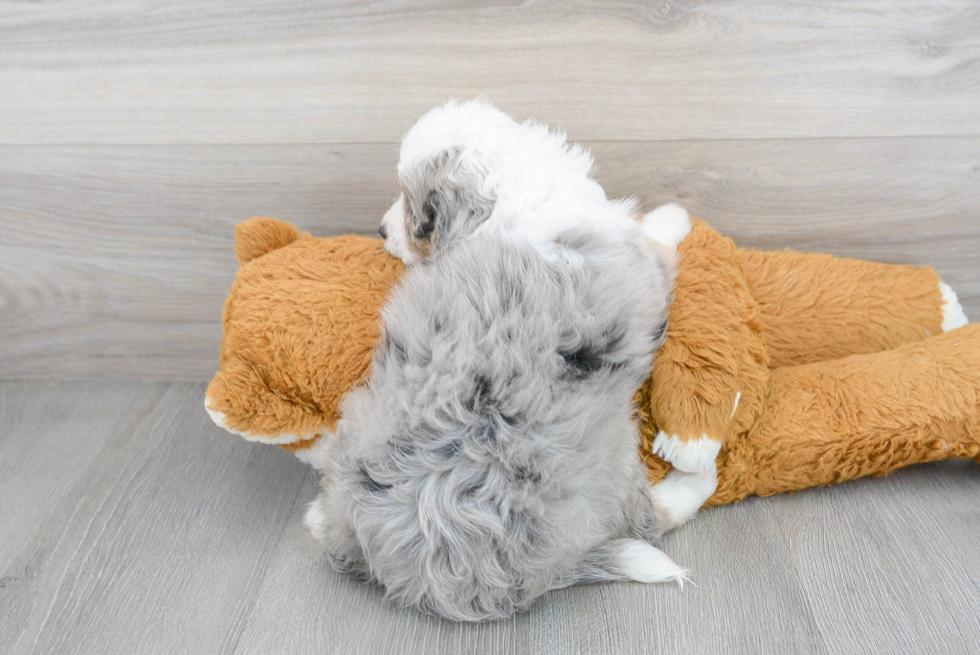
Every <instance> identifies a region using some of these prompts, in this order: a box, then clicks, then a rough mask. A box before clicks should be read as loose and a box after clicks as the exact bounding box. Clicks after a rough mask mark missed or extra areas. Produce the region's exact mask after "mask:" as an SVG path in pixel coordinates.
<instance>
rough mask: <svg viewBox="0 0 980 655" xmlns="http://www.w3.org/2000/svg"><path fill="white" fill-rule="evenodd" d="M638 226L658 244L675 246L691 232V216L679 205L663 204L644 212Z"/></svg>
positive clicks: (668, 246) (669, 246)
mask: <svg viewBox="0 0 980 655" xmlns="http://www.w3.org/2000/svg"><path fill="white" fill-rule="evenodd" d="M640 226H641V227H642V228H643V233H644V234H646V235H647V237H649V238H651V239H653V240H654V241H656V242H657V243H659V244H660V245H662V246H665V247H667V248H676V247H677V246H678V245H680V242H681V241H683V240H684V239H685V238H686V237H687V235H688V234H690V233H691V217H690V216H689V215H688V213H687V210H686V209H684V208H683V207H681V206H680V205H675V204H669V205H663V206H661V207H657V208H656V209H654V210H653V211H652V212H648V213H647V214H645V215H644V216H643V220H642V221H641V222H640Z"/></svg>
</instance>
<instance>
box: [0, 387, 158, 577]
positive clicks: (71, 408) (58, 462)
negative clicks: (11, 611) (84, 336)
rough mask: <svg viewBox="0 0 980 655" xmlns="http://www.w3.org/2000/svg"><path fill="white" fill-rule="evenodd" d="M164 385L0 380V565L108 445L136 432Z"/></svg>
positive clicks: (3, 565)
mask: <svg viewBox="0 0 980 655" xmlns="http://www.w3.org/2000/svg"><path fill="white" fill-rule="evenodd" d="M165 390H166V388H165V385H162V384H159V383H157V384H135V385H134V384H130V383H120V382H115V383H92V382H87V383H79V384H76V385H71V386H69V387H65V386H64V385H59V384H55V383H50V382H32V383H22V382H6V383H0V462H3V474H2V475H0V570H6V569H7V568H8V565H9V562H10V558H11V557H12V556H13V555H14V553H16V552H18V551H19V550H20V549H21V548H22V547H23V545H24V543H25V542H26V541H27V540H28V539H29V538H30V537H31V535H32V534H33V532H34V530H35V529H36V528H37V527H38V525H39V524H40V523H41V522H42V521H43V520H44V519H45V518H46V517H47V516H48V515H49V514H50V513H51V512H52V511H54V510H55V508H57V507H58V505H59V503H62V502H64V498H65V495H66V494H68V493H69V492H70V491H71V490H72V489H73V488H74V486H75V485H76V484H77V483H78V480H79V478H81V476H82V475H83V474H84V473H85V472H86V470H87V469H88V468H89V467H90V466H91V465H92V462H93V461H94V460H95V459H96V458H97V457H98V455H99V453H100V452H101V451H102V449H103V448H104V447H105V445H106V444H107V443H108V442H109V441H110V440H111V439H112V438H113V437H115V436H118V435H119V434H120V433H129V432H131V431H132V430H133V429H134V428H135V427H136V425H138V424H139V422H140V421H142V420H143V419H144V418H145V417H146V415H147V414H148V413H149V412H150V411H151V410H152V408H153V407H154V406H155V405H156V404H157V403H158V402H159V401H160V398H161V396H162V395H163V393H164V391H165Z"/></svg>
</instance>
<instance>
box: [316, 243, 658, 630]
mask: <svg viewBox="0 0 980 655" xmlns="http://www.w3.org/2000/svg"><path fill="white" fill-rule="evenodd" d="M635 237H636V238H635V240H632V241H627V240H623V239H621V238H619V237H616V236H610V235H609V234H608V233H607V232H604V231H603V230H599V229H596V230H588V229H587V228H583V227H581V226H578V227H570V228H569V230H567V231H566V232H565V233H563V234H561V235H560V236H559V238H558V239H557V240H556V244H555V250H554V254H555V257H554V258H551V257H546V256H544V255H542V254H541V252H540V251H539V250H536V249H535V248H534V247H532V246H531V245H528V244H526V243H523V242H521V241H519V240H514V241H513V242H508V241H507V240H506V239H502V238H500V237H499V236H498V235H494V234H491V233H481V232H476V233H474V234H472V235H471V236H470V237H468V238H466V239H463V240H461V241H459V242H458V243H455V244H453V246H452V247H451V248H448V249H447V251H446V252H445V253H443V254H442V255H441V256H440V257H437V258H434V259H432V260H430V261H427V262H424V263H422V264H419V265H417V266H414V267H411V268H409V269H408V271H407V272H406V273H405V275H404V277H403V279H402V282H401V284H400V286H399V287H398V288H397V289H396V290H395V291H394V292H393V293H392V295H391V297H390V300H389V302H388V304H387V305H386V308H385V310H384V316H383V319H384V328H383V338H382V340H381V342H380V343H379V345H378V347H377V348H376V349H375V352H374V360H373V370H372V373H371V376H370V379H369V382H368V383H367V385H366V386H365V387H363V388H361V389H358V390H355V391H353V392H351V393H350V394H349V395H348V397H347V399H346V401H345V403H344V406H343V408H342V416H343V419H342V421H341V422H340V424H339V427H338V434H337V437H336V439H337V442H336V445H335V447H336V455H335V456H334V457H333V458H332V461H331V465H330V466H331V468H329V469H328V470H326V471H325V473H324V476H323V479H322V491H321V493H320V495H319V496H318V498H317V500H316V501H315V502H314V504H313V505H312V506H311V509H310V511H309V513H308V515H307V524H308V526H309V527H310V529H311V530H312V531H313V533H314V535H316V536H317V537H318V538H319V539H320V540H321V541H322V542H323V543H324V544H325V545H326V547H327V550H328V552H329V555H330V558H331V561H332V563H333V565H334V566H335V568H337V569H338V570H341V571H346V572H350V573H353V574H355V575H358V576H359V577H361V578H363V579H373V580H376V581H378V582H380V583H381V584H382V585H383V586H384V587H385V589H386V590H387V594H388V596H389V597H390V598H392V599H394V600H395V601H397V602H398V603H400V604H402V605H407V606H415V607H418V608H420V609H422V610H423V611H427V612H430V613H434V614H438V615H441V616H444V617H447V618H450V619H455V620H463V621H474V620H481V619H492V618H500V617H505V616H509V615H510V614H512V613H513V612H515V611H519V610H523V609H525V608H527V607H528V606H529V605H530V604H531V603H532V602H533V601H534V599H536V598H537V597H539V596H540V595H541V594H543V593H545V592H546V591H548V590H550V589H556V588H560V587H564V586H568V585H571V584H575V583H581V582H594V581H601V580H616V579H623V578H624V577H625V576H624V575H623V573H622V571H620V570H618V568H617V566H618V564H617V558H616V556H617V553H618V552H619V551H620V550H621V548H622V546H623V544H624V543H627V540H633V539H640V540H644V541H647V542H650V541H653V540H655V539H657V538H659V536H660V535H661V534H662V533H663V532H664V530H665V527H666V519H665V518H664V517H663V516H660V515H659V514H658V510H657V509H655V507H654V505H653V504H652V503H651V500H650V496H649V484H648V482H647V477H646V470H645V468H644V466H643V465H642V463H641V461H640V458H639V455H638V451H637V445H638V434H637V430H636V427H635V425H634V422H633V412H634V410H633V406H632V398H633V395H634V393H635V391H636V389H637V388H638V387H639V385H640V384H641V383H642V382H643V381H644V380H645V379H646V378H647V377H648V376H649V374H650V367H651V362H652V357H653V353H654V351H655V349H656V347H657V346H658V345H659V343H658V341H659V340H661V339H662V338H663V332H664V331H663V326H664V325H665V323H666V319H667V309H668V303H669V296H670V287H671V284H672V273H671V271H670V267H669V265H668V264H666V263H665V262H664V261H662V260H661V259H659V258H658V256H657V255H656V254H653V251H652V250H651V246H650V245H649V242H647V241H646V240H645V239H644V238H643V237H642V236H640V233H639V230H637V232H636V235H635Z"/></svg>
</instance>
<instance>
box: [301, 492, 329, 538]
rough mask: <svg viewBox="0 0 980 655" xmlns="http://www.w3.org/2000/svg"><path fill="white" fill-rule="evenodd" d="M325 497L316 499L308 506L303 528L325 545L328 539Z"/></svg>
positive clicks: (304, 515)
mask: <svg viewBox="0 0 980 655" xmlns="http://www.w3.org/2000/svg"><path fill="white" fill-rule="evenodd" d="M324 502H325V501H324V499H323V496H317V497H316V499H315V500H314V501H313V502H312V503H310V504H309V505H307V506H306V512H305V513H304V514H303V527H304V528H306V529H307V530H309V531H310V535H312V536H313V539H314V540H315V541H316V542H317V543H319V544H321V545H323V544H325V542H326V539H327V511H326V507H325V506H324Z"/></svg>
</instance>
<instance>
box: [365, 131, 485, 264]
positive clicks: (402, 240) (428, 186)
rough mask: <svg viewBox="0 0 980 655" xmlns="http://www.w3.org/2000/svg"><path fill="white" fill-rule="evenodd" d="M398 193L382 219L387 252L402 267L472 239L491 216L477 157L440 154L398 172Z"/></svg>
mask: <svg viewBox="0 0 980 655" xmlns="http://www.w3.org/2000/svg"><path fill="white" fill-rule="evenodd" d="M400 168H401V169H402V170H401V173H400V175H399V179H398V187H399V189H401V193H400V194H399V196H398V198H397V199H396V200H395V202H394V204H393V205H392V206H391V208H390V209H389V210H388V211H387V212H386V213H385V215H384V218H382V219H381V228H380V230H379V232H380V233H381V236H382V237H384V240H385V249H386V250H387V251H388V252H390V253H391V254H392V255H394V256H395V257H398V258H399V259H401V260H402V261H404V262H405V263H406V264H415V263H417V262H420V261H422V260H424V259H427V258H429V257H431V256H433V255H434V254H436V253H437V252H439V251H440V250H442V249H443V248H445V247H446V246H448V245H449V244H451V243H452V242H453V241H455V240H458V239H460V238H463V237H465V236H467V235H468V234H470V233H472V232H473V230H475V229H476V228H477V227H478V226H479V225H480V224H481V223H483V221H485V220H487V218H489V216H490V214H491V213H492V212H493V204H494V203H493V200H492V199H491V198H489V197H487V196H486V195H485V194H484V192H483V186H484V181H485V179H486V174H485V173H484V172H483V169H484V167H482V166H480V165H479V158H478V157H477V156H470V157H467V156H466V155H464V154H463V150H462V149H461V148H451V149H448V150H442V151H440V152H438V153H436V154H434V155H431V156H428V157H426V158H424V159H423V160H422V161H420V162H417V163H415V164H414V165H409V166H404V167H400Z"/></svg>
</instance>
